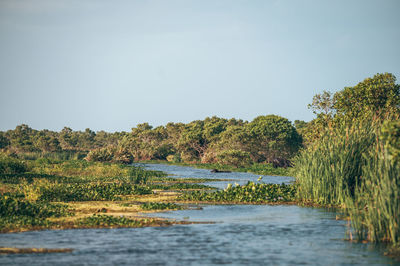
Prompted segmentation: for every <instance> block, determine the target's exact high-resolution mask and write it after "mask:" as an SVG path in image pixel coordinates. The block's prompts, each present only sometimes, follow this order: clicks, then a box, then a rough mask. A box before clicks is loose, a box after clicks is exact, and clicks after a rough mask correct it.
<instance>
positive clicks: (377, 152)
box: [294, 73, 400, 244]
mask: <svg viewBox="0 0 400 266" xmlns="http://www.w3.org/2000/svg"><path fill="white" fill-rule="evenodd" d="M310 108H312V109H313V110H314V112H315V113H316V114H317V118H316V119H314V120H313V121H311V122H309V123H308V124H307V125H305V127H303V128H302V130H301V131H302V134H303V135H304V139H305V142H306V143H307V148H305V149H303V150H302V151H301V152H300V154H299V155H298V156H297V157H296V159H295V160H294V164H295V173H296V174H295V175H296V180H297V183H298V185H299V186H298V198H299V199H300V200H302V201H305V202H312V203H317V204H321V205H335V206H338V205H339V206H342V207H344V208H345V210H346V211H347V213H348V215H349V216H350V218H351V222H352V225H353V228H354V231H353V233H354V236H353V234H352V233H351V232H350V238H353V237H354V238H357V239H359V240H363V239H367V240H370V241H375V242H380V241H385V242H391V243H394V244H400V224H399V219H400V86H399V85H398V84H396V78H395V76H393V75H392V74H388V73H385V74H377V75H375V76H374V77H372V78H367V79H365V80H364V81H362V82H360V83H358V84H357V85H356V86H354V87H346V88H344V89H343V90H341V91H339V92H337V93H335V94H332V93H330V92H323V93H322V94H318V95H316V96H314V98H313V102H312V104H311V105H310Z"/></svg>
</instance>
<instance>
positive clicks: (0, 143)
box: [0, 131, 10, 149]
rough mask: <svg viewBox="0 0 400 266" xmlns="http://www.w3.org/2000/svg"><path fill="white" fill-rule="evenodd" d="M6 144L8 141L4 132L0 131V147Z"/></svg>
mask: <svg viewBox="0 0 400 266" xmlns="http://www.w3.org/2000/svg"><path fill="white" fill-rule="evenodd" d="M8 145H10V141H9V140H8V138H7V137H6V136H5V134H4V132H1V131H0V149H4V148H7V146H8Z"/></svg>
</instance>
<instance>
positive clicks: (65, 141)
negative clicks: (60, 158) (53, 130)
mask: <svg viewBox="0 0 400 266" xmlns="http://www.w3.org/2000/svg"><path fill="white" fill-rule="evenodd" d="M58 140H59V142H60V145H61V147H62V149H64V150H73V149H76V148H77V144H78V135H77V134H76V132H73V131H72V129H71V128H69V127H64V128H63V129H62V130H61V132H60V133H59V135H58Z"/></svg>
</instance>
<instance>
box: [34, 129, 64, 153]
mask: <svg viewBox="0 0 400 266" xmlns="http://www.w3.org/2000/svg"><path fill="white" fill-rule="evenodd" d="M46 133H47V134H46ZM34 146H35V147H36V148H37V149H39V150H41V151H42V152H56V151H60V150H61V146H60V142H59V141H58V139H57V137H55V136H54V135H53V134H49V132H46V131H40V132H39V133H38V134H37V135H36V136H35V137H34Z"/></svg>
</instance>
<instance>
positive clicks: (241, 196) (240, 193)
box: [180, 182, 296, 203]
mask: <svg viewBox="0 0 400 266" xmlns="http://www.w3.org/2000/svg"><path fill="white" fill-rule="evenodd" d="M295 196H296V186H295V185H286V184H280V185H279V184H255V183H254V182H248V183H247V184H246V185H244V186H239V185H237V186H232V185H231V184H229V185H228V187H227V188H226V189H225V190H218V191H215V192H207V191H193V192H190V193H185V194H183V195H182V196H181V197H180V198H181V199H183V200H190V201H212V202H243V203H246V202H248V203H267V202H289V201H294V200H295Z"/></svg>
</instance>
